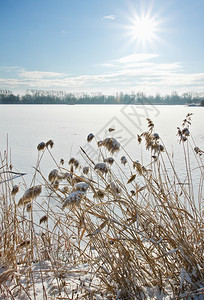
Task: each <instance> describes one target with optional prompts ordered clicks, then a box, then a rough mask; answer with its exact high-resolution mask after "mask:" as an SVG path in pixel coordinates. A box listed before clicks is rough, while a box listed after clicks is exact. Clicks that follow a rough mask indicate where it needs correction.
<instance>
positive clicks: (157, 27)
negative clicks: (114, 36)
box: [125, 6, 163, 49]
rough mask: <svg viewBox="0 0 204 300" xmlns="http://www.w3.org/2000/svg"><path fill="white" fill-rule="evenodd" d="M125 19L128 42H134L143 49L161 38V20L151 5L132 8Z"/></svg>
mask: <svg viewBox="0 0 204 300" xmlns="http://www.w3.org/2000/svg"><path fill="white" fill-rule="evenodd" d="M127 20H128V23H127V24H126V25H125V29H126V30H125V35H126V38H127V37H128V44H136V46H137V47H139V46H142V48H143V49H145V48H148V46H155V45H156V44H157V43H158V42H159V41H160V40H161V39H160V37H159V35H160V34H159V33H161V31H163V20H162V18H161V15H160V13H159V12H153V6H148V7H146V8H145V7H141V8H140V9H139V8H138V9H137V10H136V9H134V8H133V9H132V11H131V15H129V16H127Z"/></svg>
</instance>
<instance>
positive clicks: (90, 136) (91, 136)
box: [87, 133, 94, 142]
mask: <svg viewBox="0 0 204 300" xmlns="http://www.w3.org/2000/svg"><path fill="white" fill-rule="evenodd" d="M93 138H94V135H93V133H89V135H88V136H87V142H91V141H92V140H93Z"/></svg>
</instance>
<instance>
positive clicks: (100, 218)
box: [0, 115, 204, 299]
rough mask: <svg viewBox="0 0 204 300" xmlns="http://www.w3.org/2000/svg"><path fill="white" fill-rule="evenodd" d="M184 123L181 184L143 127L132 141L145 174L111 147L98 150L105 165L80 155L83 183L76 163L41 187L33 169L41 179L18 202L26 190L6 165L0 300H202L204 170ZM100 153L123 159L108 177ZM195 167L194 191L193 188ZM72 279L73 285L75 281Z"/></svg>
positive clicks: (0, 188)
mask: <svg viewBox="0 0 204 300" xmlns="http://www.w3.org/2000/svg"><path fill="white" fill-rule="evenodd" d="M190 118H191V115H188V116H187V117H186V118H185V120H184V121H183V124H182V126H181V128H180V127H179V129H178V136H179V140H180V143H181V145H179V146H180V147H182V149H183V150H184V152H183V160H184V165H185V168H186V169H185V172H186V179H185V182H183V181H182V180H180V178H179V172H177V170H176V166H175V164H174V161H173V159H172V157H171V156H170V154H169V153H168V151H167V150H166V148H165V146H164V145H163V143H162V140H161V137H160V135H159V133H155V132H154V124H153V122H152V121H151V120H150V119H148V120H147V122H148V124H147V125H148V130H147V131H145V132H143V133H140V134H139V135H138V142H139V143H141V144H142V143H143V142H144V145H145V148H146V150H147V151H148V152H149V159H150V161H151V163H150V164H149V163H148V165H144V163H143V164H142V163H140V162H139V161H136V162H135V161H134V160H133V159H132V158H131V157H130V156H129V154H128V153H126V152H125V151H124V150H123V149H122V147H121V146H120V144H119V143H118V142H117V141H116V140H115V139H113V138H106V139H105V140H103V141H102V142H101V141H96V143H97V145H99V144H100V148H97V150H98V154H99V158H102V160H103V161H104V162H98V163H96V164H95V163H94V162H93V161H92V160H91V158H89V156H88V155H86V152H85V151H84V150H83V151H82V158H83V160H84V165H85V167H83V166H82V167H83V168H82V173H83V175H82V174H81V173H80V172H81V169H80V168H79V161H78V159H76V158H72V159H70V161H69V166H70V170H68V169H66V167H65V166H64V164H63V166H62V164H61V167H60V166H59V165H57V167H56V169H54V170H52V171H51V172H50V173H49V174H48V177H47V176H44V175H43V174H42V173H41V172H40V170H39V168H37V167H39V160H38V162H37V165H36V166H37V167H36V169H37V171H36V173H35V175H34V177H35V178H34V179H33V182H35V181H36V176H37V175H36V174H38V175H39V176H40V179H41V181H42V180H43V184H41V185H34V184H33V185H32V186H31V187H30V188H28V189H26V191H25V192H24V193H23V191H22V190H21V189H22V187H23V185H20V190H19V185H18V186H16V185H14V184H13V182H12V180H9V179H10V178H9V176H11V173H8V172H7V171H8V170H9V166H10V162H9V160H8V157H7V158H6V160H5V157H3V158H2V159H1V171H2V172H1V182H2V183H1V184H0V196H1V201H0V210H1V214H0V226H1V228H0V229H1V234H0V264H1V265H6V266H7V267H8V270H7V271H2V272H0V289H1V293H2V295H4V298H5V299H20V297H23V295H24V297H27V298H28V299H37V295H38V289H39V286H37V284H40V285H41V291H42V295H43V296H42V298H43V299H51V297H52V298H53V299H58V298H59V299H60V297H61V299H62V298H64V299H79V298H80V297H81V299H95V298H97V297H98V299H147V298H148V297H149V298H150V299H151V298H152V299H154V298H155V299H156V298H159V297H160V298H162V297H163V298H165V297H166V298H167V299H168V297H169V298H170V297H171V298H172V299H182V298H185V297H186V298H188V297H199V296H200V297H201V298H198V299H202V294H203V289H204V286H203V282H204V260H203V254H204V253H203V251H204V250H203V249H204V247H203V245H204V236H203V230H204V222H203V203H202V200H203V172H202V170H203V167H204V166H203V155H202V154H203V151H202V150H200V148H199V147H198V146H197V145H194V144H193V140H192V141H191V135H190V128H189V127H190V125H191V124H190V123H191V119H190ZM111 131H112V130H109V132H111ZM89 140H90V139H89ZM53 144H54V143H53V142H52V143H51V142H49V143H46V147H45V148H43V149H40V150H43V152H42V153H45V154H46V153H47V154H48V155H51V152H50V150H49V149H48V146H50V147H51V146H53ZM40 148H41V147H40ZM191 149H192V151H191ZM38 150H39V149H38ZM107 150H108V151H109V152H110V153H111V154H112V155H114V154H115V153H116V152H118V151H120V154H121V155H120V157H121V159H120V158H117V157H115V156H114V157H111V158H112V159H113V160H111V161H112V162H113V161H114V164H113V165H112V166H111V167H110V168H108V167H107V165H106V163H107V164H110V165H111V163H110V157H108V156H107V155H106V152H107ZM123 152H124V153H123ZM123 154H124V155H123ZM193 157H195V161H196V163H197V164H198V166H197V168H196V169H195V170H196V172H199V173H200V182H199V186H198V182H196V183H195V181H194V178H193V173H194V170H192V162H191V159H192V158H193ZM51 158H52V159H53V157H52V155H51ZM53 161H54V162H55V163H56V161H55V160H54V159H53ZM121 164H122V165H123V166H121ZM126 164H128V166H129V168H127V167H126ZM193 168H194V167H193ZM46 178H48V180H47V179H46ZM38 180H39V179H38ZM56 182H57V185H58V186H57V189H56V186H55V185H56ZM195 184H196V186H197V189H195V187H194V185H195ZM19 194H20V196H19V197H21V198H20V200H19V202H18V204H17V199H16V198H17V195H19ZM42 194H43V196H42ZM21 195H22V196H21ZM39 196H42V198H44V199H45V200H46V201H42V200H41V201H39ZM21 205H22V206H23V209H22V208H21V207H19V206H21ZM25 205H27V206H26V207H27V210H28V212H29V214H28V215H26V214H25ZM28 207H29V209H28ZM39 214H40V216H39ZM36 220H37V221H36ZM36 264H38V266H37V268H38V269H37V270H35V267H34V266H35V265H36ZM79 266H81V267H82V266H83V272H82V270H81V269H80V268H79ZM85 266H86V267H85ZM72 269H73V272H72V271H71V270H72ZM74 274H75V277H76V276H77V280H78V278H79V277H80V281H79V280H78V281H74V280H75V279H74ZM36 276H38V277H36ZM70 276H72V277H70ZM83 276H84V277H83ZM70 278H71V280H72V281H73V282H74V283H73V285H71V283H70V282H71V281H70ZM87 278H88V279H87ZM8 279H9V280H10V283H9V285H7V281H8ZM87 280H88V282H87ZM17 287H18V288H17ZM100 297H101V298H100Z"/></svg>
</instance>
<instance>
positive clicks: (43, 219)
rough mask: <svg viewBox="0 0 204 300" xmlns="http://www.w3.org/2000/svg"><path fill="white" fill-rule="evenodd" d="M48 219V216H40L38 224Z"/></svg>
mask: <svg viewBox="0 0 204 300" xmlns="http://www.w3.org/2000/svg"><path fill="white" fill-rule="evenodd" d="M47 221H48V216H47V215H44V216H43V217H42V218H40V221H39V224H42V223H45V222H47Z"/></svg>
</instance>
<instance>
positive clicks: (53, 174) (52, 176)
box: [48, 169, 59, 183]
mask: <svg viewBox="0 0 204 300" xmlns="http://www.w3.org/2000/svg"><path fill="white" fill-rule="evenodd" d="M58 173H59V171H58V170H57V169H54V170H52V171H51V172H50V174H49V175H48V180H49V181H50V182H51V183H53V182H55V180H57V179H58Z"/></svg>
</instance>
